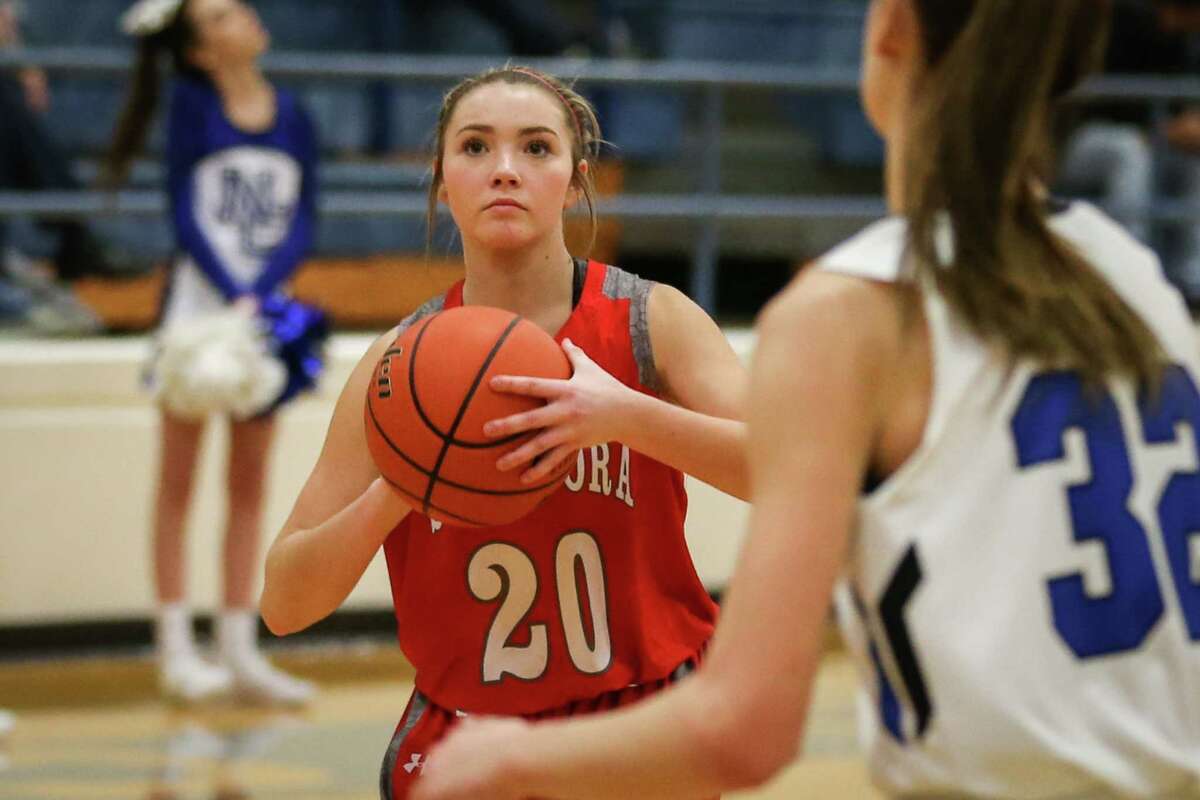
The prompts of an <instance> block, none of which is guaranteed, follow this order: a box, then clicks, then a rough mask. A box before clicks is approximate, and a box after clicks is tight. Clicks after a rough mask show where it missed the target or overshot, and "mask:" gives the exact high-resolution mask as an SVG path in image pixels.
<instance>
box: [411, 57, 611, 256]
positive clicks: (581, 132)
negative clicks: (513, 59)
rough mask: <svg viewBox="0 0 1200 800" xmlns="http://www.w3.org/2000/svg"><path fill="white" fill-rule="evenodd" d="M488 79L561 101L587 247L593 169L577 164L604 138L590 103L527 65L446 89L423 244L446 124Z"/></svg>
mask: <svg viewBox="0 0 1200 800" xmlns="http://www.w3.org/2000/svg"><path fill="white" fill-rule="evenodd" d="M490 83H509V84H514V85H516V84H527V85H529V86H536V87H538V88H539V89H541V90H543V91H545V92H547V93H548V94H550V95H551V96H552V97H554V98H555V99H556V100H557V101H558V102H559V103H561V104H562V107H563V112H564V114H565V117H566V123H567V130H569V131H570V132H571V140H572V141H571V164H572V167H573V171H572V174H571V185H572V186H574V187H575V188H576V189H578V190H579V191H580V192H581V193H582V194H583V197H584V199H585V200H586V201H587V207H588V219H589V223H590V234H589V238H588V249H589V250H590V249H591V247H592V245H593V244H595V241H596V182H595V176H594V169H593V170H589V171H588V172H587V173H583V172H580V170H579V165H580V164H581V163H582V162H584V161H589V160H590V161H591V162H592V166H593V167H594V166H595V160H596V158H597V157H598V156H599V154H600V147H601V145H602V144H603V142H604V140H603V139H602V138H601V136H600V122H599V120H598V119H597V118H596V110H595V109H594V108H593V107H592V104H591V103H590V102H588V100H587V99H586V98H585V97H583V95H581V94H579V93H578V92H577V91H575V90H574V89H573V88H571V87H570V86H568V85H567V84H566V83H564V82H563V81H561V80H559V79H558V78H556V77H554V76H553V75H547V74H546V73H544V72H539V71H538V70H535V69H532V68H530V67H521V66H512V65H507V66H504V67H497V68H495V69H489V70H487V71H485V72H481V73H480V74H478V75H475V76H474V77H471V78H467V79H465V80H463V81H461V82H460V83H459V84H458V85H456V86H455V87H454V88H453V89H451V90H450V91H449V92H447V93H446V96H445V98H443V100H442V108H441V111H440V112H439V113H438V122H437V135H436V137H435V140H434V151H433V179H432V180H431V181H430V182H429V199H428V209H427V211H426V214H425V248H426V250H429V249H430V248H431V246H432V242H433V227H434V222H435V220H436V216H437V204H438V190H439V189H441V187H442V180H443V175H442V155H443V153H444V151H445V147H446V126H447V125H448V124H449V123H450V118H451V117H453V116H454V111H455V109H457V108H458V104H459V102H460V101H461V100H462V99H463V98H464V97H466V96H467V95H468V94H470V93H471V92H472V91H474V90H475V89H478V88H479V87H480V86H486V85H488V84H490Z"/></svg>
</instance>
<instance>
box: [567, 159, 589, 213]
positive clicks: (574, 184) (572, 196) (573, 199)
mask: <svg viewBox="0 0 1200 800" xmlns="http://www.w3.org/2000/svg"><path fill="white" fill-rule="evenodd" d="M590 169H591V167H589V166H588V162H587V159H586V158H585V159H581V160H580V161H579V165H578V166H577V167H575V174H574V175H572V176H571V185H570V186H568V187H567V196H566V197H565V198H563V208H572V207H574V205H575V204H576V203H578V202H579V201H580V200H581V199H583V182H584V181H585V180H586V179H587V175H588V171H589V170H590Z"/></svg>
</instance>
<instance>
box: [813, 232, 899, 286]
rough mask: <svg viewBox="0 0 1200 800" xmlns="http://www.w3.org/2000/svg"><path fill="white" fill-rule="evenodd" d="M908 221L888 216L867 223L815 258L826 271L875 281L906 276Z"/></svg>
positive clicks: (893, 279) (891, 280)
mask: <svg viewBox="0 0 1200 800" xmlns="http://www.w3.org/2000/svg"><path fill="white" fill-rule="evenodd" d="M907 248H908V222H907V221H906V220H905V219H903V218H902V217H887V218H885V219H882V220H879V221H878V222H875V223H872V224H871V225H868V226H867V227H866V228H863V229H862V230H861V231H859V232H858V233H856V234H855V235H854V236H851V237H850V238H849V239H847V240H845V241H844V242H842V243H841V244H839V245H837V246H836V247H834V248H833V249H832V250H829V251H828V252H827V253H825V254H824V255H823V256H821V257H819V258H818V259H817V260H816V262H815V263H816V266H817V267H818V268H819V269H821V270H823V271H826V272H834V273H840V274H843V275H852V276H856V277H859V278H866V279H869V280H873V281H883V282H897V281H900V280H903V279H904V277H905V253H906V251H907Z"/></svg>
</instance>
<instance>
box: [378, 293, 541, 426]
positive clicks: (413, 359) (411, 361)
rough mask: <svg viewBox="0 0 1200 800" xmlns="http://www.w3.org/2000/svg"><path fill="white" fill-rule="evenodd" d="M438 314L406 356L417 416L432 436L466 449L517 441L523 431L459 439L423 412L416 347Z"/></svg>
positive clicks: (418, 334)
mask: <svg viewBox="0 0 1200 800" xmlns="http://www.w3.org/2000/svg"><path fill="white" fill-rule="evenodd" d="M439 315H440V312H439V314H434V315H433V316H432V317H429V319H428V321H427V322H426V323H425V324H424V325H423V326H422V327H421V330H419V331H417V338H416V340H415V341H413V346H412V353H411V354H410V355H409V357H408V387H409V389H408V393H409V396H410V397H412V401H413V407H414V408H415V409H416V410H417V416H419V417H420V418H421V421H422V422H424V423H425V427H426V428H429V430H430V431H432V432H433V435H434V436H436V437H438V438H439V439H441V440H442V442H444V443H445V442H448V443H449V444H450V445H451V446H453V447H462V448H464V449H468V450H491V449H492V448H495V447H502V446H504V445H506V444H510V443H512V442H515V441H517V440H518V439H520V438H521V437H522V436H524V435H525V433H526V432H525V431H522V432H521V433H514V434H511V435H509V436H505V437H504V438H503V439H496V440H495V441H491V442H467V441H460V440H458V439H455V438H454V433H453V431H451V432H450V433H443V432H442V431H441V430H440V429H439V428H438V426H437V425H435V424H434V423H433V420H432V419H430V418H429V415H428V414H426V413H425V407H424V406H422V405H421V398H420V396H419V395H418V394H417V375H416V372H417V349H418V348H419V347H420V346H421V339H422V338H423V337H424V336H425V331H427V330H429V327H430V326H431V325H432V324H433V321H434V320H435V319H436V318H437V317H438V316H439ZM518 319H519V318H518ZM385 355H386V354H385Z"/></svg>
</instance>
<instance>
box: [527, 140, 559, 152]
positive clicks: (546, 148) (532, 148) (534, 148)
mask: <svg viewBox="0 0 1200 800" xmlns="http://www.w3.org/2000/svg"><path fill="white" fill-rule="evenodd" d="M525 150H526V151H527V152H528V153H530V154H531V155H535V156H548V155H550V153H551V152H553V151H552V149H551V147H550V143H549V142H547V141H546V140H545V139H531V140H530V142H529V144H527V145H525Z"/></svg>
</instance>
